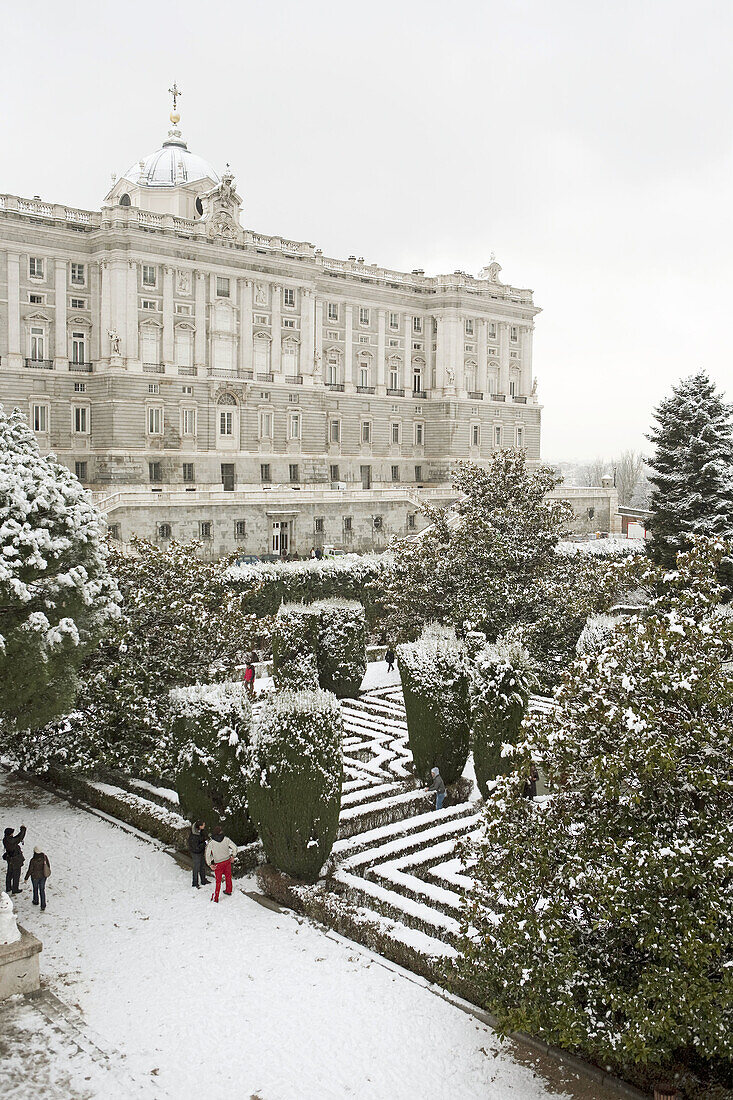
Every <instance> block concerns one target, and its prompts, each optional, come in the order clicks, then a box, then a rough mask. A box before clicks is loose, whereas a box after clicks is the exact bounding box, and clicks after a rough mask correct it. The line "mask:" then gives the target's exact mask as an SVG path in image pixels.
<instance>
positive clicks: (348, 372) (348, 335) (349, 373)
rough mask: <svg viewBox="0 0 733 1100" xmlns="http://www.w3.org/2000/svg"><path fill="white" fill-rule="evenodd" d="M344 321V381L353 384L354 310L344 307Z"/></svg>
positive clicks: (351, 307)
mask: <svg viewBox="0 0 733 1100" xmlns="http://www.w3.org/2000/svg"><path fill="white" fill-rule="evenodd" d="M344 320H345V321H346V329H345V333H344V381H345V382H346V383H347V384H348V383H350V384H352V385H353V382H354V366H353V364H354V308H353V306H348V305H344Z"/></svg>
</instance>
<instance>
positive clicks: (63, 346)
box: [53, 260, 69, 370]
mask: <svg viewBox="0 0 733 1100" xmlns="http://www.w3.org/2000/svg"><path fill="white" fill-rule="evenodd" d="M54 290H55V294H54V299H55V306H56V308H55V315H56V322H55V328H56V331H55V334H54V335H55V340H54V360H53V365H54V370H66V369H67V367H68V365H69V334H68V332H67V331H66V261H65V260H56V264H55V270H54Z"/></svg>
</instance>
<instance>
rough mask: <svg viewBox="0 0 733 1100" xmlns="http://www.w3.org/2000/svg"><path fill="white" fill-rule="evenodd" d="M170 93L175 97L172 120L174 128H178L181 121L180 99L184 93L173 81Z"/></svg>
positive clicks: (171, 114)
mask: <svg viewBox="0 0 733 1100" xmlns="http://www.w3.org/2000/svg"><path fill="white" fill-rule="evenodd" d="M168 92H169V94H170V95H172V96H173V110H172V111H171V113H170V120H171V122H172V123H173V125H174V126H177V125H178V123H179V122H180V121H181V116H180V114H179V113H178V97H179V96H180V95H183V92H182V91H181V89H180V88H179V87H178V84H177V83H176V81H175V80H174V81H173V87H172V88H169V89H168Z"/></svg>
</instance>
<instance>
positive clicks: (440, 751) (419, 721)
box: [397, 624, 470, 785]
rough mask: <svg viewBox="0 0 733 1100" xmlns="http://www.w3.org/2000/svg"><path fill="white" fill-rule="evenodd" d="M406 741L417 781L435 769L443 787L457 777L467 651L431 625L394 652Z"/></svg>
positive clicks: (465, 737) (464, 735)
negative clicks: (401, 694)
mask: <svg viewBox="0 0 733 1100" xmlns="http://www.w3.org/2000/svg"><path fill="white" fill-rule="evenodd" d="M397 658H398V668H399V672H400V679H401V680H402V693H403V696H404V700H405V712H406V717H407V736H408V739H409V743H410V750H411V752H412V758H413V761H414V763H415V772H416V774H417V777H418V779H421V780H423V779H429V777H430V769H431V768H433V767H437V768H439V770H440V774H441V776H442V777H443V782H444V783H445V784H446V785H448V784H449V783H455V782H456V780H457V779H459V778H460V777H461V775H462V774H463V769H464V768H465V766H466V760H467V759H468V750H469V740H470V737H469V734H470V705H469V697H468V675H467V652H466V646H465V644H464V643H463V642H461V641H459V640H458V638H456V634H455V631H453V630H450V629H448V628H447V627H441V626H437V625H435V624H432V625H430V626H427V627H425V629H424V630H423V632H422V634H421V635H420V637H419V638H418V640H417V641H416V642H409V643H407V644H406V645H401V646H398V648H397Z"/></svg>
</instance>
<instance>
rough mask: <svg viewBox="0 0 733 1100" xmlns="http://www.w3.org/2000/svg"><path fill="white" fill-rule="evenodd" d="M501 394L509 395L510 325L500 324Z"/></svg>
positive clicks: (504, 322) (502, 322)
mask: <svg viewBox="0 0 733 1100" xmlns="http://www.w3.org/2000/svg"><path fill="white" fill-rule="evenodd" d="M498 331H499V393H504V394H506V395H507V397H508V395H509V325H508V323H507V322H506V321H500V322H499V329H498Z"/></svg>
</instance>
